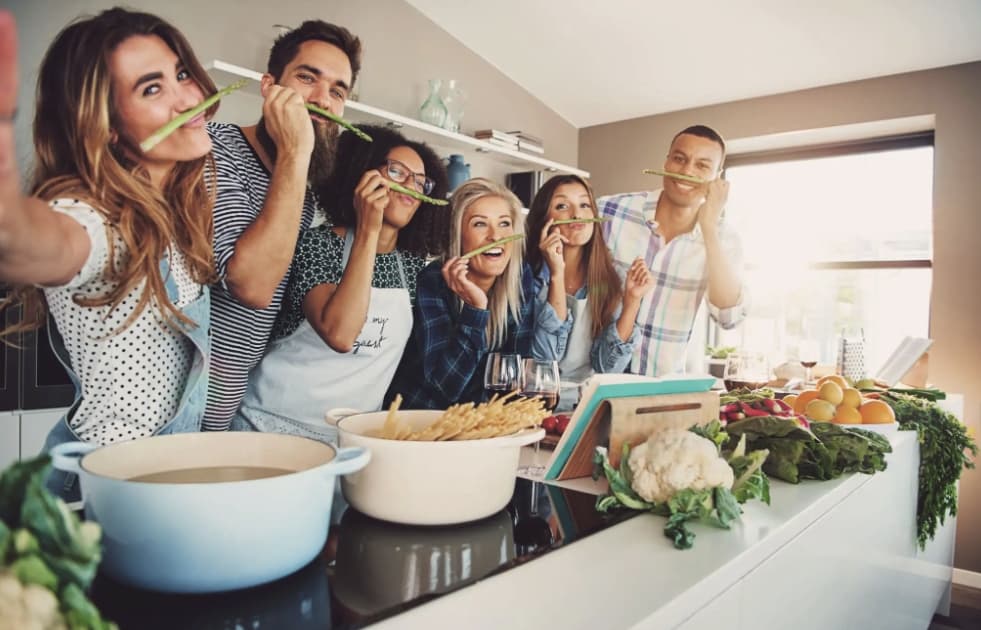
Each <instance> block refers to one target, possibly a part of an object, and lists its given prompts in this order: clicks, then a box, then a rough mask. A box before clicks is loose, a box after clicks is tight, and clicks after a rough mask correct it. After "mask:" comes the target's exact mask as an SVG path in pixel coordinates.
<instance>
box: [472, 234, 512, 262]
mask: <svg viewBox="0 0 981 630" xmlns="http://www.w3.org/2000/svg"><path fill="white" fill-rule="evenodd" d="M524 237H525V235H524V234H512V235H511V236H505V237H504V238H499V239H497V240H496V241H494V242H493V243H488V244H486V245H481V246H480V247H478V248H477V249H474V250H471V251H469V252H467V253H466V254H464V255H463V256H460V258H462V259H464V260H466V259H467V258H473V257H474V256H479V255H481V254H483V253H484V252H486V251H490V250H492V249H494V248H495V247H500V246H501V245H505V244H507V243H510V242H511V241H517V240H519V239H522V238H524Z"/></svg>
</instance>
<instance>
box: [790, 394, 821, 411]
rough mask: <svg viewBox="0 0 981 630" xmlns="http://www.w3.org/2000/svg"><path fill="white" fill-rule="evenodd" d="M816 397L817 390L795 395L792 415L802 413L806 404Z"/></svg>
mask: <svg viewBox="0 0 981 630" xmlns="http://www.w3.org/2000/svg"><path fill="white" fill-rule="evenodd" d="M817 397H818V390H816V389H805V390H804V391H802V392H801V393H799V394H797V400H795V401H794V413H804V408H805V407H807V403H809V402H811V401H812V400H814V399H815V398H817Z"/></svg>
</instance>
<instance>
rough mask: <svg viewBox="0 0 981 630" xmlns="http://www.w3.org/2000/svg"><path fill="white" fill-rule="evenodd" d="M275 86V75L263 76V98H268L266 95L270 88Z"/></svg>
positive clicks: (261, 84) (261, 80) (261, 85)
mask: <svg viewBox="0 0 981 630" xmlns="http://www.w3.org/2000/svg"><path fill="white" fill-rule="evenodd" d="M275 84H276V79H275V78H274V77H273V75H271V74H269V73H268V72H267V73H265V74H263V75H262V78H261V79H259V91H260V92H261V93H262V98H266V93H267V92H268V91H269V88H270V87H271V86H273V85H275Z"/></svg>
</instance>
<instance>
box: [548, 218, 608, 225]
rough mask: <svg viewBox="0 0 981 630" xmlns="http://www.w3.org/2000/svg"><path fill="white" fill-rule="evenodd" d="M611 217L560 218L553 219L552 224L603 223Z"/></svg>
mask: <svg viewBox="0 0 981 630" xmlns="http://www.w3.org/2000/svg"><path fill="white" fill-rule="evenodd" d="M609 220H610V217H590V218H588V219H558V220H557V221H552V225H569V224H570V223H603V222H604V221H609Z"/></svg>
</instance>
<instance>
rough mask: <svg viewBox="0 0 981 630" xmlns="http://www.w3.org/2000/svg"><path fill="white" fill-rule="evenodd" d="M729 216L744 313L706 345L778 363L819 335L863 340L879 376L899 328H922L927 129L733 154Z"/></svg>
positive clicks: (926, 300) (929, 172) (928, 217)
mask: <svg viewBox="0 0 981 630" xmlns="http://www.w3.org/2000/svg"><path fill="white" fill-rule="evenodd" d="M726 179H728V180H729V181H730V182H731V183H732V186H731V189H730V196H729V203H728V204H727V209H726V220H727V221H729V222H730V224H731V225H732V226H733V228H734V229H735V230H736V231H737V232H738V233H739V235H740V237H741V240H742V244H743V254H744V262H745V274H746V275H745V280H746V284H747V287H748V289H749V291H750V313H749V317H748V318H747V320H746V321H745V322H744V323H743V325H742V326H740V327H738V328H736V329H735V330H731V331H723V330H721V329H712V330H710V331H709V340H710V342H712V341H714V343H713V345H722V346H726V345H732V346H738V347H742V348H747V349H761V350H766V351H767V352H769V353H770V358H771V362H772V363H773V365H777V364H779V363H782V362H784V361H786V360H791V361H796V360H797V359H799V358H800V357H799V347H800V344H801V342H802V341H807V342H817V343H818V344H819V347H820V359H819V360H820V361H821V363H827V364H834V362H835V359H836V348H837V343H838V340H839V339H840V338H841V337H842V336H846V337H849V338H856V337H864V340H865V369H866V373H867V374H870V375H872V374H875V373H876V372H877V371H878V370H879V368H880V367H882V365H883V363H884V362H885V360H886V358H887V357H888V356H889V354H890V353H891V351H892V350H893V349H894V348H895V347H896V346H897V345H898V344H899V342H900V341H901V340H902V339H903V337H904V336H906V335H911V336H916V337H927V336H928V329H929V309H930V286H931V279H932V269H931V267H932V258H933V249H932V209H933V203H932V197H933V134H932V132H931V133H928V134H919V135H916V136H906V137H902V138H891V139H885V140H875V141H868V142H864V143H857V144H851V145H847V146H841V145H839V146H836V147H830V148H829V147H817V148H811V149H803V150H794V151H792V152H786V151H783V152H773V153H763V154H757V155H746V156H733V157H731V158H730V159H729V160H728V166H727V169H726Z"/></svg>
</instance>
